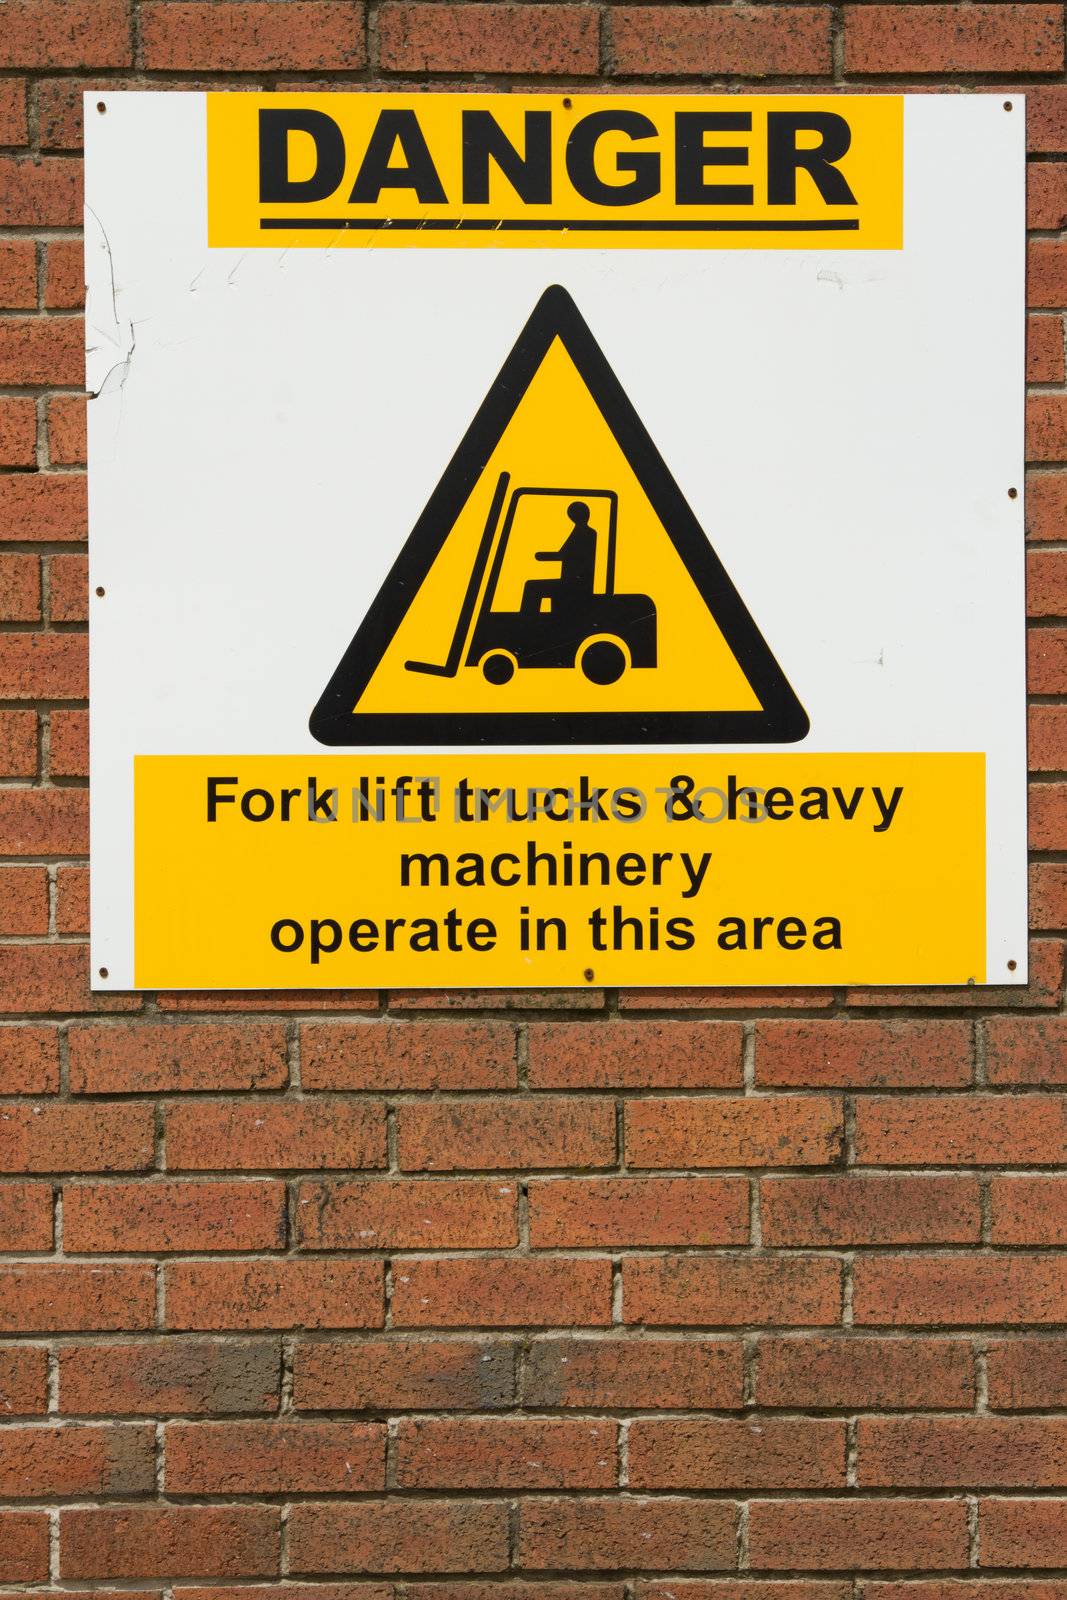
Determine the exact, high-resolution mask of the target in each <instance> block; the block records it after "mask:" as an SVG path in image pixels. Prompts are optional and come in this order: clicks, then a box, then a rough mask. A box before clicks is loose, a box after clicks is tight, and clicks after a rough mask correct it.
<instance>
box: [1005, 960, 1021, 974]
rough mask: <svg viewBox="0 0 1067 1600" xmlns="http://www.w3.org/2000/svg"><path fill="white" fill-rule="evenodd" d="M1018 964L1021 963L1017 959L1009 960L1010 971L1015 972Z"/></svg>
mask: <svg viewBox="0 0 1067 1600" xmlns="http://www.w3.org/2000/svg"><path fill="white" fill-rule="evenodd" d="M1018 965H1019V963H1018V962H1017V961H1009V962H1008V971H1009V972H1014V971H1015V969H1016V967H1017V966H1018Z"/></svg>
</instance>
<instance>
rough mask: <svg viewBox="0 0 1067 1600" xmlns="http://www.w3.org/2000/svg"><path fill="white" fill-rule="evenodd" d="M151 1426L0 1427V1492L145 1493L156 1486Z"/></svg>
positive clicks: (24, 1496)
mask: <svg viewBox="0 0 1067 1600" xmlns="http://www.w3.org/2000/svg"><path fill="white" fill-rule="evenodd" d="M155 1478H156V1471H155V1436H154V1430H153V1429H152V1428H150V1427H133V1426H130V1425H126V1426H125V1427H123V1426H121V1425H119V1426H112V1425H109V1424H102V1423H93V1424H88V1425H86V1424H82V1423H77V1422H68V1423H64V1424H63V1425H62V1426H61V1427H54V1426H50V1427H43V1426H40V1425H38V1426H33V1427H24V1428H19V1427H12V1426H10V1425H9V1426H7V1427H5V1428H2V1429H0V1494H3V1496H4V1498H5V1500H45V1499H48V1498H50V1497H52V1496H57V1497H58V1496H63V1497H66V1498H68V1499H74V1498H79V1497H81V1496H82V1495H115V1496H118V1495H127V1494H145V1493H147V1492H149V1491H151V1490H153V1489H154V1488H155Z"/></svg>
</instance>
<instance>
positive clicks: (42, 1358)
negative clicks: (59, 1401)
mask: <svg viewBox="0 0 1067 1600" xmlns="http://www.w3.org/2000/svg"><path fill="white" fill-rule="evenodd" d="M47 1409H48V1352H47V1351H46V1350H44V1349H43V1348H42V1347H41V1346H39V1345H32V1344H16V1345H5V1346H4V1347H3V1349H0V1415H2V1416H3V1417H4V1418H5V1419H6V1418H8V1417H28V1416H33V1415H40V1414H42V1413H43V1412H45V1411H47Z"/></svg>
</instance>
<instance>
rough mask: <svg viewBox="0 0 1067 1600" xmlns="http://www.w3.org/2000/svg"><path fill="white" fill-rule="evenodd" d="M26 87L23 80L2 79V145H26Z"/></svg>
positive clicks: (0, 93) (0, 118)
mask: <svg viewBox="0 0 1067 1600" xmlns="http://www.w3.org/2000/svg"><path fill="white" fill-rule="evenodd" d="M26 139H27V123H26V85H25V83H24V82H23V81H22V79H21V78H4V79H0V144H12V145H14V144H25V143H26Z"/></svg>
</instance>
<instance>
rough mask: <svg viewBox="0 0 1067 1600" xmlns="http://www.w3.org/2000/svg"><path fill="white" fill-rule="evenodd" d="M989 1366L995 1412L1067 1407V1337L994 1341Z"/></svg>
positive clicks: (991, 1402)
mask: <svg viewBox="0 0 1067 1600" xmlns="http://www.w3.org/2000/svg"><path fill="white" fill-rule="evenodd" d="M986 1367H987V1372H988V1378H989V1404H990V1405H991V1406H992V1408H993V1409H994V1411H1030V1410H1037V1409H1039V1408H1041V1407H1047V1408H1058V1409H1062V1408H1064V1407H1067V1338H1063V1337H1062V1336H1061V1337H1057V1338H1052V1339H1040V1338H1033V1339H994V1340H991V1341H990V1343H989V1346H988V1350H987V1355H986Z"/></svg>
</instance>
